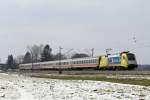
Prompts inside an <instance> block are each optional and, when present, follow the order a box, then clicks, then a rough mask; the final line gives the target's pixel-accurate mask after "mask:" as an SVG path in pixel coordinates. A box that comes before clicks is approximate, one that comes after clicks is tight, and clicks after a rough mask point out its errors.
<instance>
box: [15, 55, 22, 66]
mask: <svg viewBox="0 0 150 100" xmlns="http://www.w3.org/2000/svg"><path fill="white" fill-rule="evenodd" d="M23 59H24V56H23V55H19V56H17V57H16V58H15V61H16V63H17V64H22V63H23Z"/></svg>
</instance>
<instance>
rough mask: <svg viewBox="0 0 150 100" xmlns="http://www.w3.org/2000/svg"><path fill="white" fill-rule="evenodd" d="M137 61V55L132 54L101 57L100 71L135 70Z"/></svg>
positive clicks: (125, 53) (124, 53)
mask: <svg viewBox="0 0 150 100" xmlns="http://www.w3.org/2000/svg"><path fill="white" fill-rule="evenodd" d="M137 66H138V65H137V61H136V58H135V55H134V54H133V53H130V52H121V53H118V54H111V55H110V54H108V55H103V56H100V57H99V65H98V69H114V70H116V69H130V70H131V69H134V68H136V67H137Z"/></svg>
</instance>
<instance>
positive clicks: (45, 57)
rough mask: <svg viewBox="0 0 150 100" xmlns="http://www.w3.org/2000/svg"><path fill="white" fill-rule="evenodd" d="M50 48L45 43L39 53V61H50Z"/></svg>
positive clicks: (51, 58)
mask: <svg viewBox="0 0 150 100" xmlns="http://www.w3.org/2000/svg"><path fill="white" fill-rule="evenodd" d="M51 52H52V49H51V48H50V46H49V45H46V46H45V47H44V49H43V52H42V54H41V61H43V62H44V61H52V60H53V57H52V54H51Z"/></svg>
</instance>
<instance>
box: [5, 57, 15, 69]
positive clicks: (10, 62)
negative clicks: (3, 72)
mask: <svg viewBox="0 0 150 100" xmlns="http://www.w3.org/2000/svg"><path fill="white" fill-rule="evenodd" d="M15 68H16V64H15V60H14V58H13V55H9V56H8V60H7V69H15Z"/></svg>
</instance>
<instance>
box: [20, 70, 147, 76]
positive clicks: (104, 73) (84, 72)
mask: <svg viewBox="0 0 150 100" xmlns="http://www.w3.org/2000/svg"><path fill="white" fill-rule="evenodd" d="M19 73H20V74H21V73H22V74H23V73H28V74H37V73H39V74H60V73H59V71H58V70H49V71H21V72H19ZM61 74H65V75H99V74H102V75H111V74H112V75H150V71H136V70H134V71H128V70H126V71H99V70H82V71H73V70H71V71H66V70H62V71H61Z"/></svg>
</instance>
